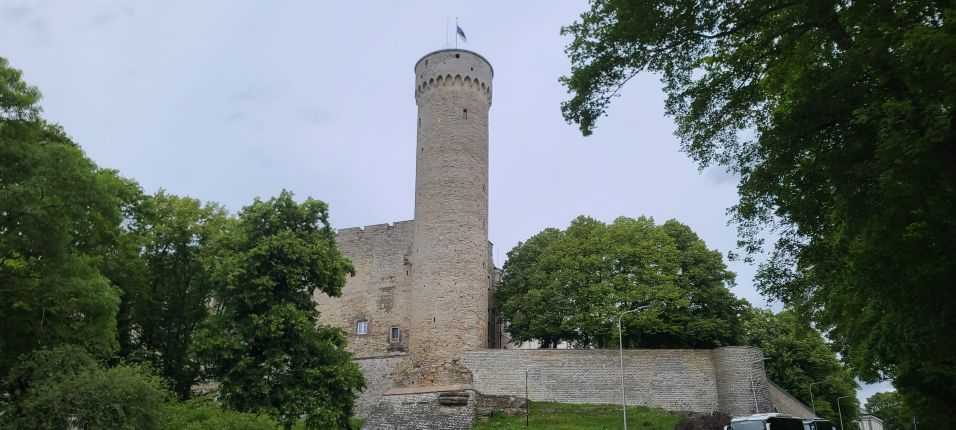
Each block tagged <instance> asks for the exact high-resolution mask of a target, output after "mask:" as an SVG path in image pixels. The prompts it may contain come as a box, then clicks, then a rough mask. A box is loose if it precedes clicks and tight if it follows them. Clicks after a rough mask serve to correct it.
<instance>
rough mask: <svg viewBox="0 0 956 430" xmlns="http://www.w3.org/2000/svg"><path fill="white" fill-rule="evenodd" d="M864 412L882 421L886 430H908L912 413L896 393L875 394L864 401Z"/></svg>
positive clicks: (911, 426) (910, 426) (900, 395)
mask: <svg viewBox="0 0 956 430" xmlns="http://www.w3.org/2000/svg"><path fill="white" fill-rule="evenodd" d="M866 410H867V411H869V412H870V413H871V414H873V415H876V416H877V417H879V418H880V419H882V420H883V428H885V429H886V430H910V429H912V428H913V424H912V419H911V418H912V417H913V415H914V414H913V413H912V412H911V411H910V410H909V408H908V407H907V406H906V402H905V400H904V399H903V395H902V394H900V393H899V392H898V391H885V392H881V393H876V394H873V395H872V396H870V398H868V399H866Z"/></svg>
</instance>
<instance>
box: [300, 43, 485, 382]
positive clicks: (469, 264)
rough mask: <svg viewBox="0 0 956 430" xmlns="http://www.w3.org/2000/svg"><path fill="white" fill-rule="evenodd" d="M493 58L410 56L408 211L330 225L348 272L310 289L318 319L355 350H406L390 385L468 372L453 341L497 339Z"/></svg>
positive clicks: (464, 346)
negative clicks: (334, 294) (491, 237)
mask: <svg viewBox="0 0 956 430" xmlns="http://www.w3.org/2000/svg"><path fill="white" fill-rule="evenodd" d="M493 76H494V70H493V69H492V67H491V64H490V63H489V62H488V60H486V59H485V58H484V57H482V56H481V55H478V54H476V53H474V52H471V51H466V50H461V49H445V50H440V51H435V52H432V53H430V54H427V55H425V56H424V57H422V58H421V59H420V60H418V62H417V63H416V64H415V101H416V103H417V105H418V133H417V134H418V138H417V145H416V148H415V154H416V169H415V219H414V220H410V221H399V222H395V223H392V224H390V225H389V224H380V225H372V226H367V227H364V228H346V229H341V230H339V231H338V236H337V238H336V240H337V242H338V246H339V249H340V250H341V251H342V253H343V254H344V255H345V256H346V257H347V258H349V259H350V260H352V263H353V264H354V265H355V270H356V275H355V276H354V277H352V278H350V279H349V280H348V282H347V283H346V285H345V288H344V289H343V290H342V296H341V297H340V298H330V297H328V296H327V295H325V294H323V293H317V295H316V297H315V300H316V302H317V303H318V308H319V311H320V312H321V322H322V323H324V324H331V325H334V326H338V327H341V328H342V329H344V330H346V331H347V332H348V333H349V339H348V345H349V348H350V350H351V351H352V352H353V353H354V354H355V355H356V356H357V357H358V358H364V357H376V356H388V355H406V354H407V356H408V357H409V359H410V360H409V363H410V365H409V366H407V368H406V369H404V370H403V373H402V376H401V377H400V378H399V381H398V384H399V385H407V386H420V385H447V384H455V383H464V382H468V381H469V375H468V371H467V369H464V368H463V367H462V366H461V364H460V357H459V355H460V354H459V353H460V351H462V350H473V349H483V348H488V347H495V346H497V342H496V340H497V339H499V338H500V336H499V335H498V333H497V331H496V330H495V326H496V325H495V324H494V321H495V319H494V317H493V316H492V311H491V306H490V305H491V297H492V292H493V290H494V282H493V281H494V278H495V268H494V263H493V260H492V245H491V243H490V242H489V241H488V111H489V109H490V108H491V95H492V90H491V83H492V78H493Z"/></svg>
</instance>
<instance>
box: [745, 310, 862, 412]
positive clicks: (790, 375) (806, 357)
mask: <svg viewBox="0 0 956 430" xmlns="http://www.w3.org/2000/svg"><path fill="white" fill-rule="evenodd" d="M746 329H747V336H748V337H749V339H748V343H750V344H751V345H754V346H759V347H760V348H761V349H763V352H764V355H765V356H767V357H769V358H770V360H768V361H767V362H766V363H765V366H766V369H767V377H768V378H770V380H771V381H773V382H775V383H777V384H779V385H780V386H781V387H782V388H783V389H784V390H786V391H787V392H789V393H790V394H791V395H793V396H794V397H796V398H798V399H800V401H801V402H803V403H804V404H806V405H811V404H812V405H813V406H815V408H816V411H817V415H819V416H821V417H823V418H826V419H828V420H830V421H833V422H837V420H838V419H839V416H838V414H837V403H836V402H837V398H839V397H841V396H854V395H855V394H856V389H857V384H856V381H855V380H854V379H853V375H852V374H851V373H850V371H849V370H847V369H845V368H844V367H843V366H842V365H840V362H839V361H837V358H836V355H835V354H834V353H833V350H832V349H830V345H828V344H827V343H826V340H824V339H823V336H822V335H821V334H820V333H819V332H817V331H816V330H814V329H813V328H812V327H811V326H810V325H809V324H808V323H807V322H806V321H805V320H802V319H801V318H800V317H799V316H798V315H797V314H795V313H794V312H793V311H790V310H784V311H782V312H780V313H778V314H774V313H773V312H771V311H769V310H762V309H751V311H750V312H748V318H747V323H746ZM812 383H818V384H816V385H814V386H813V401H812V402H811V399H810V384H812ZM840 403H841V405H842V409H843V419H844V421H846V422H852V421H853V420H855V419H856V418H857V417H858V416H859V414H858V412H857V407H856V406H855V404H856V397H853V398H850V399H844V400H842V401H841V402H840Z"/></svg>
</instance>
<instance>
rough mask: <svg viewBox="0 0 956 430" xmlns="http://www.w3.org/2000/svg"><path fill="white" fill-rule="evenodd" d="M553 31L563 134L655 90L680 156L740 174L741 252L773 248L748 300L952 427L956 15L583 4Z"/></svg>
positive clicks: (918, 7)
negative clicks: (778, 312) (643, 84)
mask: <svg viewBox="0 0 956 430" xmlns="http://www.w3.org/2000/svg"><path fill="white" fill-rule="evenodd" d="M563 32H564V33H565V34H570V35H571V36H573V41H572V42H571V43H570V45H569V46H568V47H567V53H568V55H569V57H570V59H571V62H572V70H571V75H570V77H566V78H564V79H563V82H564V84H565V85H566V86H567V88H568V90H569V91H570V93H571V94H572V98H571V99H570V100H569V101H567V102H565V103H564V104H563V105H562V109H563V112H564V115H565V118H566V119H568V120H569V121H571V122H576V123H578V124H580V126H581V130H582V131H583V132H584V133H585V134H589V133H591V132H592V131H593V129H594V124H595V120H596V119H597V118H598V117H599V116H600V115H601V114H603V113H604V112H605V111H606V109H607V108H608V106H609V103H610V100H611V99H612V98H613V96H614V95H615V94H617V91H618V90H619V89H620V87H621V86H622V85H624V84H625V83H626V82H627V80H628V79H630V78H631V77H633V76H635V75H636V74H638V73H640V72H642V71H648V72H651V73H655V74H657V75H658V76H660V77H661V79H662V81H663V84H664V90H665V92H666V93H667V96H668V97H667V102H666V110H667V113H668V114H669V115H672V116H674V117H675V119H676V122H677V135H678V136H679V137H680V139H681V142H682V147H683V149H684V150H685V151H686V152H688V153H689V154H690V155H691V157H693V158H694V159H695V160H696V161H697V162H698V163H699V164H700V166H701V167H702V168H703V167H705V166H710V165H720V166H723V167H724V168H726V169H728V170H730V171H732V172H734V173H736V174H739V175H740V184H739V188H738V189H739V194H740V202H739V203H738V204H737V205H736V206H735V207H734V208H733V209H732V213H733V216H734V220H735V222H736V223H737V224H738V226H739V230H740V233H741V245H742V246H743V248H744V250H745V251H747V252H748V253H754V252H758V251H759V250H760V249H761V248H762V246H763V238H764V237H766V234H764V232H765V231H766V230H767V229H768V228H769V229H770V231H772V232H773V233H775V235H777V236H778V237H779V239H778V240H777V241H776V243H775V246H774V250H773V253H772V257H771V258H770V260H769V261H767V262H765V263H764V264H762V267H761V269H760V272H759V276H758V280H759V283H760V288H761V289H762V291H763V292H765V293H768V294H770V295H771V296H773V297H776V298H779V299H781V300H783V301H784V302H785V303H787V304H789V305H791V306H793V307H794V309H795V310H796V311H797V312H799V313H800V314H802V315H805V316H808V317H810V318H811V319H812V320H813V321H814V322H815V323H817V326H818V327H819V328H821V329H822V330H824V331H826V332H827V335H828V337H829V338H830V339H831V340H832V341H833V342H834V344H835V346H836V347H837V350H838V351H839V353H840V355H841V358H842V359H843V360H844V361H846V362H847V363H848V364H849V365H850V366H851V368H852V369H853V370H854V372H855V373H856V374H857V375H859V376H860V377H861V378H862V379H863V380H865V381H870V382H872V381H876V380H881V379H884V378H892V379H893V381H894V384H895V385H896V386H897V387H898V388H899V389H901V390H910V391H912V392H913V393H914V395H917V394H918V395H921V396H923V397H924V398H925V399H924V401H926V402H930V403H933V404H935V407H936V408H938V409H939V410H942V411H945V413H946V414H948V415H949V416H950V417H954V419H956V355H954V354H953V353H952V351H953V350H954V349H956V336H953V333H956V318H953V317H952V315H954V314H956V289H954V288H952V280H953V279H956V246H954V244H956V56H953V55H947V54H946V53H951V52H954V51H956V6H954V5H953V4H952V3H951V2H935V1H928V0H904V1H894V2H849V1H829V2H819V1H809V0H794V1H782V2H780V1H769V0H745V1H739V2H730V3H728V2H716V1H695V0H670V1H659V2H634V1H626V0H593V1H592V2H591V9H590V10H589V11H587V12H585V13H584V14H583V15H582V16H581V19H580V21H578V22H575V23H573V24H571V25H569V26H567V27H565V28H564V29H563ZM751 255H752V254H751Z"/></svg>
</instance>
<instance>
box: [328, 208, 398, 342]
mask: <svg viewBox="0 0 956 430" xmlns="http://www.w3.org/2000/svg"><path fill="white" fill-rule="evenodd" d="M413 230H414V222H412V221H402V222H396V223H394V224H392V225H389V224H378V225H371V226H367V227H365V228H347V229H341V230H339V231H338V233H337V235H336V243H337V244H338V247H339V250H340V251H341V252H342V254H343V255H344V256H345V257H346V258H348V259H349V260H351V261H352V264H353V265H354V266H355V276H354V277H351V278H349V279H348V280H347V281H346V283H345V287H344V288H343V289H342V296H341V297H340V298H330V297H329V296H327V295H325V294H324V293H316V295H315V297H314V300H315V301H316V304H317V307H318V310H319V312H320V315H319V322H320V323H322V324H329V325H333V326H336V327H340V328H342V329H343V330H345V331H346V332H347V333H348V334H349V339H348V349H349V350H350V351H352V352H353V353H354V354H355V355H356V356H357V357H370V356H381V355H387V354H401V353H404V352H406V351H407V350H408V339H409V337H410V336H414V331H415V330H414V329H413V328H412V326H411V324H410V321H409V309H410V306H411V305H410V300H411V270H412V267H411V264H410V262H409V255H410V253H411V247H412V234H413ZM363 320H365V321H368V334H364V335H359V334H357V333H356V324H357V323H358V322H359V321H363ZM393 326H396V327H398V328H399V339H398V340H397V341H395V342H393V341H392V339H391V328H392V327H393Z"/></svg>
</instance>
